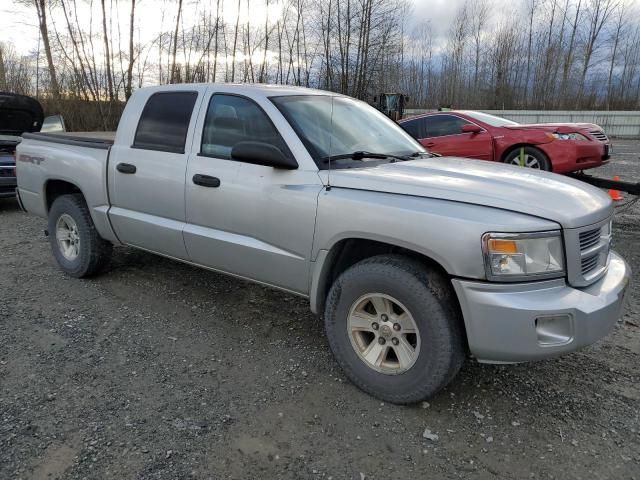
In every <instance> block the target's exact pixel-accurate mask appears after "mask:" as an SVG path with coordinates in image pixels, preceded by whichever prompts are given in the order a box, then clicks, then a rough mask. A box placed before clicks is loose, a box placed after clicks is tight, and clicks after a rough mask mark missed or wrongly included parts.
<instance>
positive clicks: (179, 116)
mask: <svg viewBox="0 0 640 480" xmlns="http://www.w3.org/2000/svg"><path fill="white" fill-rule="evenodd" d="M197 98H198V93H197V92H160V93H154V94H153V95H151V96H150V97H149V100H147V104H146V105H145V106H144V110H142V114H141V115H140V121H139V122H138V128H137V130H136V135H135V138H134V140H133V145H132V146H133V148H141V149H144V150H158V151H163V152H173V153H184V144H185V141H186V139H187V132H188V130H189V123H191V114H192V113H193V106H194V105H195V103H196V99H197Z"/></svg>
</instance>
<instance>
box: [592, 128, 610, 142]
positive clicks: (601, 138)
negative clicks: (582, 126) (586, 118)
mask: <svg viewBox="0 0 640 480" xmlns="http://www.w3.org/2000/svg"><path fill="white" fill-rule="evenodd" d="M589 133H590V134H591V136H592V137H593V138H595V139H596V140H599V141H601V142H608V141H609V137H607V135H606V134H605V133H604V132H603V131H602V130H589Z"/></svg>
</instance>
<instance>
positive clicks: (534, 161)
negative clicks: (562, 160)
mask: <svg viewBox="0 0 640 480" xmlns="http://www.w3.org/2000/svg"><path fill="white" fill-rule="evenodd" d="M504 163H508V164H511V165H517V166H520V167H526V168H533V169H534V170H546V171H547V172H550V171H551V162H550V161H549V158H548V157H547V156H546V155H545V153H544V152H543V151H542V150H539V149H537V148H535V147H518V148H515V149H513V150H512V151H511V152H509V154H508V155H507V156H506V157H505V159H504Z"/></svg>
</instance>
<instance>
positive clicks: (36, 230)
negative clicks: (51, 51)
mask: <svg viewBox="0 0 640 480" xmlns="http://www.w3.org/2000/svg"><path fill="white" fill-rule="evenodd" d="M615 148H616V150H615V158H614V160H613V161H612V163H611V164H610V165H608V166H606V167H603V168H602V169H600V172H598V173H600V174H602V175H607V176H611V175H614V174H618V175H620V176H621V177H622V178H634V177H635V178H636V179H640V161H639V159H638V154H639V152H640V142H631V141H626V142H623V141H619V142H616V145H615ZM629 199H630V197H627V200H629ZM639 213H640V204H635V205H627V206H620V207H618V209H617V214H616V222H615V238H616V240H615V248H616V249H617V250H618V251H619V252H620V253H622V254H623V255H624V257H625V258H626V259H627V261H628V262H629V263H630V264H631V266H632V268H633V269H634V271H636V272H637V271H640V242H639V241H638V235H639V234H640V223H639V221H638V218H639V217H638V214H639ZM43 228H44V221H43V220H41V219H39V218H36V217H33V216H27V215H26V214H23V213H21V212H20V211H19V210H18V208H17V206H16V204H15V202H14V201H12V200H0V247H1V255H0V292H2V299H3V300H2V303H0V478H2V479H5V478H6V479H10V478H35V479H51V478H92V479H93V478H95V479H102V478H117V479H122V478H162V479H165V478H167V479H172V478H203V479H207V478H212V479H223V478H234V479H254V478H269V479H270V478H283V479H308V478H313V479H330V478H333V479H343V478H349V479H356V480H361V479H362V478H367V479H389V478H562V479H574V478H576V479H577V478H588V479H600V478H616V479H624V478H640V387H639V385H638V382H639V381H640V372H639V370H638V365H639V364H640V363H639V361H640V342H639V340H640V286H639V285H638V282H636V283H635V284H634V285H633V287H632V289H631V291H630V295H629V303H628V306H627V308H626V311H625V314H624V316H623V318H622V320H621V321H620V323H619V325H618V326H617V328H616V329H615V330H614V331H613V332H612V333H611V334H610V335H609V336H608V337H607V338H606V339H604V340H602V341H600V342H598V343H597V344H595V345H593V346H591V347H589V348H586V349H584V350H582V351H580V352H577V353H574V354H571V355H568V356H565V357H563V358H560V359H557V360H551V361H544V362H538V363H534V364H524V365H515V366H491V365H479V364H477V363H474V362H472V361H468V362H467V363H466V364H465V366H464V367H463V369H462V371H461V372H460V374H459V376H458V377H457V378H456V379H455V380H454V381H453V383H452V384H451V385H450V386H449V387H448V388H447V389H446V390H445V391H443V392H442V393H440V394H439V395H438V396H436V397H435V398H433V399H432V401H431V402H430V403H429V404H426V403H425V404H422V405H416V406H413V407H398V406H394V405H386V404H382V403H380V402H379V401H377V400H375V399H373V398H371V397H370V396H368V395H366V394H364V393H362V392H360V391H359V390H358V389H356V388H355V387H354V386H353V385H351V384H350V383H349V382H348V381H346V379H345V377H344V376H343V375H342V373H341V372H340V370H339V369H338V368H337V366H336V364H335V362H334V361H333V359H332V357H331V355H330V353H329V349H328V346H327V343H326V341H325V337H324V334H323V330H322V325H321V322H320V321H319V320H318V319H317V318H315V317H314V316H313V315H311V314H310V313H309V310H308V306H307V302H306V301H305V300H302V299H300V298H297V297H293V296H289V295H287V294H284V293H280V292H277V291H272V290H268V289H266V288H263V287H260V286H256V285H251V284H248V283H245V282H242V281H239V280H235V279H231V278H227V277H225V276H221V275H218V274H215V273H212V272H208V271H204V270H199V269H196V268H192V267H190V266H187V265H183V264H180V263H176V262H172V261H170V260H166V259H163V258H160V257H156V256H153V255H150V254H148V253H145V252H141V251H136V250H133V249H130V248H118V249H116V250H115V255H114V259H113V262H112V265H111V267H110V268H109V271H108V272H107V273H106V274H104V275H101V276H99V277H98V278H95V279H91V280H75V279H71V278H68V277H66V276H64V275H63V274H62V273H61V272H60V271H59V270H58V269H57V268H56V266H55V264H54V262H53V259H52V256H51V254H50V251H49V245H48V243H47V241H46V239H45V238H44V236H43V233H42V231H43ZM425 429H429V430H430V431H431V432H432V433H433V434H435V435H437V438H436V437H432V439H427V438H424V437H423V432H424V431H425Z"/></svg>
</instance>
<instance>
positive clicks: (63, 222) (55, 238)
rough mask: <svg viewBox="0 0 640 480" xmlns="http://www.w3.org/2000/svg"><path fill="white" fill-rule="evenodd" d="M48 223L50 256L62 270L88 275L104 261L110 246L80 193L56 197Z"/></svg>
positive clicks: (109, 255) (103, 264)
mask: <svg viewBox="0 0 640 480" xmlns="http://www.w3.org/2000/svg"><path fill="white" fill-rule="evenodd" d="M48 223H49V225H48V227H49V243H50V244H51V250H52V252H53V256H54V257H55V259H56V261H57V262H58V265H59V266H60V268H61V269H62V270H63V271H64V272H65V273H67V274H69V275H71V276H72V277H77V278H81V277H88V276H91V275H95V274H96V273H98V272H100V271H101V270H102V269H103V268H104V267H105V266H106V265H107V263H108V262H109V259H110V258H111V251H112V248H113V246H112V245H111V243H109V242H107V241H106V240H104V239H103V238H102V237H100V235H99V234H98V231H97V230H96V227H95V225H94V224H93V220H92V219H91V215H90V214H89V209H88V208H87V204H86V203H85V201H84V198H83V196H82V195H81V194H78V193H76V194H70V195H61V196H60V197H58V198H56V199H55V200H54V202H53V205H51V209H50V210H49V222H48Z"/></svg>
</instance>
